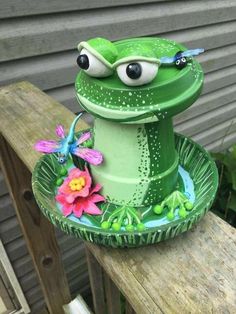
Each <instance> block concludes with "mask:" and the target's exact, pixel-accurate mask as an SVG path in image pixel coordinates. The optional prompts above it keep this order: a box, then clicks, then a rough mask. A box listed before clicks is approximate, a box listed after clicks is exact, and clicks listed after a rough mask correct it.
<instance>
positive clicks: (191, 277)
mask: <svg viewBox="0 0 236 314" xmlns="http://www.w3.org/2000/svg"><path fill="white" fill-rule="evenodd" d="M87 247H88V248H89V250H90V251H91V252H92V254H93V255H94V256H95V257H96V258H97V259H98V261H99V263H100V264H101V265H103V267H104V269H105V271H107V273H108V275H109V276H110V277H111V278H112V279H113V280H114V282H115V283H116V285H117V286H118V287H119V288H120V289H121V291H122V293H123V294H124V295H125V296H126V297H128V300H129V302H130V304H131V305H132V306H133V308H134V310H135V311H136V312H137V313H138V314H139V313H140V314H146V313H152V314H153V313H167V314H168V313H170V314H173V313H190V312H192V313H196V309H197V311H198V312H199V313H200V312H201V313H234V311H235V308H236V286H235V282H234V280H233V278H235V276H236V269H235V267H234V266H233V265H234V264H235V258H236V230H235V229H234V228H232V227H231V226H229V225H228V224H227V223H226V222H224V221H222V220H221V219H220V218H218V217H216V216H215V215H214V214H212V213H208V214H207V216H206V217H205V218H204V219H203V220H202V221H201V222H200V223H199V224H198V225H197V226H196V227H195V228H194V229H192V230H191V231H189V232H187V233H184V234H182V235H180V236H178V237H177V238H175V239H172V240H168V241H165V242H162V243H159V244H157V245H153V246H149V247H144V248H136V249H128V250H122V249H116V250H114V249H112V248H105V247H99V246H96V245H93V244H87ZM222 300H224V302H222Z"/></svg>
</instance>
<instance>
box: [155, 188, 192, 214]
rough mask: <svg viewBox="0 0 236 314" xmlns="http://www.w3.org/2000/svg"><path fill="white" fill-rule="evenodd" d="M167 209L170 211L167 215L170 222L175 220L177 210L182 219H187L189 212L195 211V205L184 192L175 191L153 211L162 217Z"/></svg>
mask: <svg viewBox="0 0 236 314" xmlns="http://www.w3.org/2000/svg"><path fill="white" fill-rule="evenodd" d="M166 208H167V209H168V213H167V215H166V216H167V218H168V219H169V220H173V219H174V217H175V211H176V210H177V212H178V215H179V216H180V217H182V218H185V217H186V216H187V211H190V210H192V209H193V204H192V203H191V202H190V201H189V199H188V198H187V197H186V196H185V195H184V194H183V193H182V192H180V191H174V192H172V193H171V194H170V195H169V196H167V197H166V198H165V199H164V200H163V201H162V202H161V204H158V205H156V206H154V208H153V211H154V213H155V214H157V215H160V214H162V213H163V211H164V209H166Z"/></svg>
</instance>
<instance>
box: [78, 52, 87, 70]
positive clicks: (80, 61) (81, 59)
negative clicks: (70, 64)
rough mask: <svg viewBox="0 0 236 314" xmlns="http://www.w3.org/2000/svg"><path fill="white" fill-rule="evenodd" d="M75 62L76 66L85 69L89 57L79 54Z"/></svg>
mask: <svg viewBox="0 0 236 314" xmlns="http://www.w3.org/2000/svg"><path fill="white" fill-rule="evenodd" d="M77 64H78V66H79V67H80V68H81V69H83V70H87V69H88V68H89V58H88V56H87V55H85V54H84V55H79V56H78V58H77Z"/></svg>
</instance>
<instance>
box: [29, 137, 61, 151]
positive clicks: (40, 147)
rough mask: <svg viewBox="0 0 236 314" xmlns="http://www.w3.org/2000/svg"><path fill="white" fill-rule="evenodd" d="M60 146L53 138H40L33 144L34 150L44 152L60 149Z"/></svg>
mask: <svg viewBox="0 0 236 314" xmlns="http://www.w3.org/2000/svg"><path fill="white" fill-rule="evenodd" d="M60 147H61V145H60V144H59V143H58V142H56V141H53V140H49V141H47V140H40V141H38V142H37V143H36V144H35V145H34V148H35V150H37V151H38V152H40V153H45V154H50V153H55V152H58V151H59V150H60Z"/></svg>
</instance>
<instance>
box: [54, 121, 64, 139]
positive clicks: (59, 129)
mask: <svg viewBox="0 0 236 314" xmlns="http://www.w3.org/2000/svg"><path fill="white" fill-rule="evenodd" d="M56 135H57V136H58V137H60V138H65V129H64V126H63V125H61V124H58V125H57V126H56Z"/></svg>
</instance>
